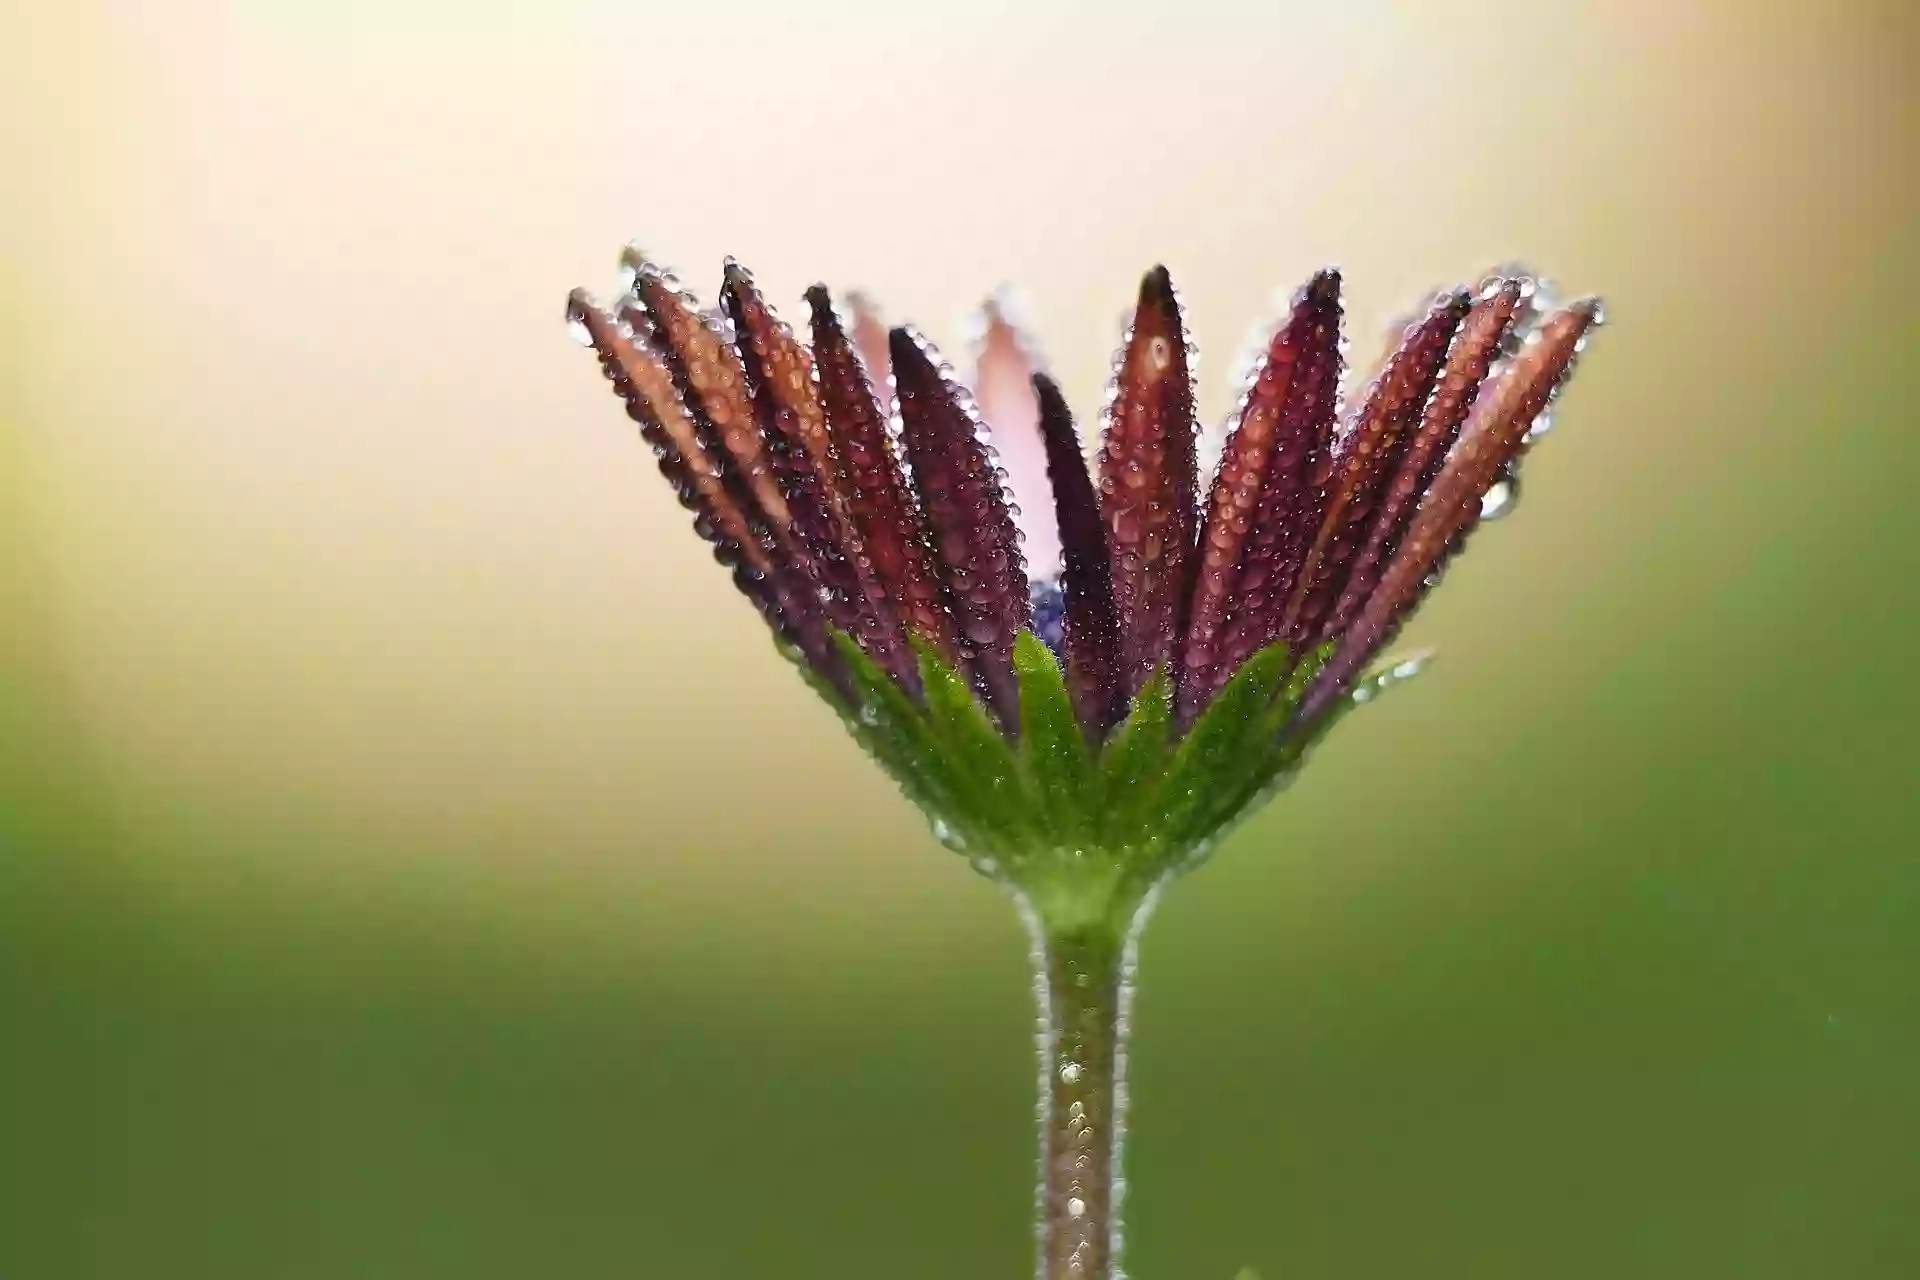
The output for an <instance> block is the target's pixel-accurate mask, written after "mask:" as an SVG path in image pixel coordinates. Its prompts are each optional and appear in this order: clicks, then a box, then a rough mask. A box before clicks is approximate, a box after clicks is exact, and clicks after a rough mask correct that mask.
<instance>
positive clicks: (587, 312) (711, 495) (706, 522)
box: [567, 290, 840, 679]
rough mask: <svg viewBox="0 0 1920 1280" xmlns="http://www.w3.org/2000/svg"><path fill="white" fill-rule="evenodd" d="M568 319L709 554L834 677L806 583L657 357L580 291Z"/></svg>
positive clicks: (836, 671)
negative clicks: (736, 485) (746, 500)
mask: <svg viewBox="0 0 1920 1280" xmlns="http://www.w3.org/2000/svg"><path fill="white" fill-rule="evenodd" d="M567 317H568V320H569V321H570V322H571V323H576V324H578V325H580V326H581V327H582V328H583V329H584V330H585V331H586V333H587V336H588V339H589V341H590V342H591V343H592V346H593V349H594V352H595V354H596V355H597V356H598V357H599V359H600V366H601V369H602V371H604V372H605V373H606V375H607V377H608V378H609V379H611V380H612V382H613V385H614V390H615V391H616V392H617V393H618V394H619V395H620V397H621V399H622V400H624V401H625V402H626V405H627V413H628V415H629V416H630V417H632V418H633V419H634V420H635V421H636V422H638V423H639V424H640V433H641V436H642V438H644V439H645V440H646V441H647V443H648V444H650V445H651V446H653V450H654V453H655V456H656V457H658V458H659V460H660V470H661V472H662V473H663V474H664V475H665V476H666V477H667V479H668V481H669V482H670V483H671V484H672V485H673V486H674V489H675V491H676V492H677V493H678V495H679V497H680V500H681V502H682V503H683V504H684V505H686V506H688V507H690V508H691V509H692V510H693V511H694V513H695V516H694V528H695V530H696V531H698V532H699V534H700V535H701V536H702V537H703V538H705V539H706V540H707V541H708V542H710V543H712V544H713V548H714V557H715V558H716V559H717V560H719V561H720V562H721V563H722V564H724V565H728V566H730V567H732V568H733V570H734V583H735V585H736V586H738V587H739V588H740V590H741V591H742V592H743V593H744V594H746V595H747V596H748V598H750V599H751V600H753V601H754V603H755V604H756V605H757V606H758V607H759V608H760V609H761V611H762V613H764V614H765V615H766V617H767V621H768V623H769V625H771V626H772V627H773V628H774V630H775V632H776V633H777V634H779V635H780V636H782V637H783V638H784V639H786V640H788V641H789V642H791V643H793V644H796V645H798V646H799V647H800V649H801V650H802V652H803V653H804V654H805V656H806V658H807V660H808V661H809V663H811V665H813V666H814V667H815V669H817V670H819V671H821V672H822V673H824V674H827V675H829V676H830V677H833V678H835V679H838V678H839V676H840V663H839V660H838V656H837V655H836V654H835V653H834V651H833V648H832V646H831V645H830V644H829V643H828V642H827V638H826V633H825V631H824V629H823V628H822V627H821V617H820V614H819V610H818V607H817V602H816V600H815V597H814V595H813V592H812V590H811V589H810V584H809V583H808V582H807V581H806V579H805V577H804V575H803V574H802V573H801V572H800V571H799V570H798V568H797V567H796V566H794V565H792V564H790V563H787V562H785V561H784V560H783V559H782V558H781V557H780V555H779V552H778V549H777V545H776V544H775V542H774V541H773V539H772V538H771V536H770V535H769V534H768V533H767V532H766V531H765V530H764V529H762V528H759V527H757V513H755V512H752V511H750V510H749V508H748V507H747V506H746V505H744V504H743V502H742V501H741V495H740V494H739V493H738V492H737V491H735V490H732V489H730V488H729V486H728V485H727V483H726V479H725V476H726V472H727V464H726V463H725V462H724V461H723V460H722V459H720V458H717V457H715V456H714V455H713V454H712V453H711V451H710V449H709V446H708V444H707V442H706V441H705V440H703V439H702V438H701V433H700V430H699V428H698V426H697V425H696V424H695V421H694V418H693V415H692V414H691V413H690V412H689V411H688V408H687V405H686V403H685V401H684V400H683V399H682V398H681V393H680V389H679V387H678V386H677V385H676V384H675V381H674V376H673V371H672V370H671V368H670V367H669V366H668V363H667V361H666V360H665V359H664V358H663V357H662V355H661V354H660V353H659V352H657V351H655V350H653V348H652V347H650V346H649V345H647V344H646V343H645V342H644V341H643V340H641V339H640V338H639V337H638V336H630V334H629V332H628V331H627V330H625V329H624V328H623V327H622V325H621V324H620V323H619V322H617V321H615V320H614V318H613V317H611V316H609V315H607V314H606V312H604V311H602V310H601V309H600V308H599V307H598V306H597V305H595V304H594V303H593V301H592V299H590V298H589V297H588V296H587V295H586V294H585V292H584V291H581V290H575V291H574V293H573V295H572V296H571V297H570V298H569V299H568V304H567Z"/></svg>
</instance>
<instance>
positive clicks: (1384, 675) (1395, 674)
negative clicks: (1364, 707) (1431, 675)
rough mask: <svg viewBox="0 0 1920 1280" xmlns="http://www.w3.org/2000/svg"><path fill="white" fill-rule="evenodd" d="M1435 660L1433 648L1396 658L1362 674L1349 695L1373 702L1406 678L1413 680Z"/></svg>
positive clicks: (1362, 701)
mask: <svg viewBox="0 0 1920 1280" xmlns="http://www.w3.org/2000/svg"><path fill="white" fill-rule="evenodd" d="M1431 661H1433V650H1431V649H1425V650H1422V651H1421V652H1419V653H1410V654H1408V655H1407V656H1406V657H1404V658H1395V659H1393V660H1391V661H1389V662H1388V663H1387V664H1386V665H1384V666H1382V667H1379V668H1376V669H1375V670H1374V671H1373V672H1372V673H1370V674H1368V675H1366V676H1362V677H1361V679H1360V682H1359V683H1358V684H1356V685H1355V686H1354V689H1353V692H1352V693H1350V694H1348V695H1347V696H1348V697H1349V698H1351V699H1353V701H1355V702H1357V703H1364V702H1372V701H1373V700H1374V699H1375V698H1377V697H1379V696H1380V695H1381V694H1382V693H1384V692H1385V691H1386V690H1388V689H1391V688H1392V687H1393V686H1394V685H1397V684H1399V683H1401V682H1402V681H1404V680H1411V679H1413V678H1414V677H1415V676H1417V675H1419V674H1420V673H1421V672H1422V671H1425V670H1426V669H1427V664H1428V663H1429V662H1431Z"/></svg>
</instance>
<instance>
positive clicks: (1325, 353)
mask: <svg viewBox="0 0 1920 1280" xmlns="http://www.w3.org/2000/svg"><path fill="white" fill-rule="evenodd" d="M1335 283H1336V285H1337V277H1336V278H1335ZM1326 292H1327V301H1326V303H1325V305H1324V306H1323V307H1322V308H1321V309H1320V310H1319V311H1318V312H1317V313H1316V314H1315V317H1314V322H1313V324H1312V326H1311V328H1310V329H1309V330H1308V332H1307V334H1306V337H1305V340H1304V342H1303V344H1302V346H1301V350H1300V356H1299V360H1298V363H1297V366H1296V368H1295V370H1294V375H1293V383H1292V386H1291V387H1289V388H1288V393H1287V401H1286V407H1285V408H1284V409H1283V410H1282V412H1281V417H1280V425H1279V426H1278V428H1276V430H1275V433H1274V435H1275V444H1274V459H1273V462H1272V464H1271V465H1270V466H1269V467H1268V469H1267V478H1266V483H1265V484H1264V486H1263V487H1262V489H1261V492H1260V504H1259V506H1258V508H1257V509H1256V510H1255V512H1254V521H1253V536H1252V538H1251V539H1249V540H1248V543H1247V547H1246V550H1245V551H1244V552H1243V553H1242V555H1241V557H1240V577H1239V583H1238V587H1237V589H1236V591H1235V595H1234V599H1233V603H1232V606H1231V608H1230V610H1229V614H1228V619H1227V626H1226V632H1225V636H1224V638H1223V639H1222V640H1221V643H1220V657H1219V662H1218V663H1217V664H1216V665H1215V667H1214V669H1213V672H1212V676H1213V681H1214V683H1215V685H1216V687H1217V686H1218V685H1219V684H1223V683H1224V682H1225V681H1226V680H1227V679H1229V678H1230V677H1231V676H1232V675H1233V673H1234V672H1235V671H1237V670H1238V669H1239V668H1240V665H1241V664H1242V663H1244V662H1245V661H1246V660H1247V659H1249V658H1251V657H1252V656H1253V655H1254V654H1256V653H1258V652H1260V650H1262V649H1264V648H1266V647H1267V646H1268V645H1270V644H1273V643H1274V642H1275V641H1277V640H1280V639H1281V638H1282V636H1281V633H1280V620H1281V614H1282V612H1283V611H1284V609H1285V608H1286V602H1287V600H1288V599H1289V597H1290V596H1291V595H1292V592H1293V584H1294V582H1295V580H1296V579H1298V577H1299V575H1300V568H1301V565H1302V563H1303V562H1304V561H1305V559H1306V554H1307V548H1308V545H1309V543H1310V541H1311V539H1312V537H1313V534H1314V532H1315V531H1316V530H1317V529H1318V528H1319V526H1320V520H1321V514H1322V512H1323V510H1324V506H1325V488H1324V483H1325V481H1326V479H1327V475H1328V469H1327V467H1326V465H1325V458H1326V456H1327V453H1328V451H1329V449H1330V448H1331V447H1332V443H1333V425H1334V419H1335V415H1336V413H1337V410H1336V408H1335V398H1336V396H1337V394H1338V391H1339V383H1340V361H1341V357H1340V307H1339V297H1338V292H1337V288H1336V289H1328V290H1327V291H1326ZM1200 692H1201V693H1202V694H1203V696H1202V698H1201V705H1204V703H1205V701H1206V699H1207V698H1209V697H1211V696H1212V693H1213V692H1214V690H1213V689H1208V688H1205V687H1204V686H1203V688H1202V690H1200Z"/></svg>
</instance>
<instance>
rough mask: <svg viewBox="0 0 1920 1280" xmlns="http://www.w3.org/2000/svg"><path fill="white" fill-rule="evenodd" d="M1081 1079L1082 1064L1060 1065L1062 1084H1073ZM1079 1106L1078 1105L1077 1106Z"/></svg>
mask: <svg viewBox="0 0 1920 1280" xmlns="http://www.w3.org/2000/svg"><path fill="white" fill-rule="evenodd" d="M1079 1079H1080V1064H1079V1063H1077V1062H1063V1063H1061V1064H1060V1083H1062V1084H1073V1083H1075V1082H1076V1081H1078V1080H1079ZM1076 1105H1078V1104H1076Z"/></svg>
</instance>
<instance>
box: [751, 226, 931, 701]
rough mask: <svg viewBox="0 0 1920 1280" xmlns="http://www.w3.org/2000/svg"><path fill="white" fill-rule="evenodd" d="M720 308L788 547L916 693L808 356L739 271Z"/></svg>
mask: <svg viewBox="0 0 1920 1280" xmlns="http://www.w3.org/2000/svg"><path fill="white" fill-rule="evenodd" d="M721 302H722V305H724V306H725V307H726V309H727V314H728V315H729V316H730V317H731V318H732V320H733V323H734V326H735V328H736V329H737V330H738V333H739V353H740V359H741V364H742V366H743V367H744V369H745V370H746V373H747V382H748V385H749V387H750V389H751V392H752V396H753V403H754V408H755V411H756V413H757V414H758V416H759V419H760V421H761V423H762V424H763V429H764V431H765V434H766V438H767V444H768V452H769V456H770V457H771V459H772V461H773V465H774V471H775V474H776V475H777V476H778V477H779V479H780V482H781V490H782V492H783V493H784V494H785V496H786V501H787V507H788V509H789V511H790V512H791V513H792V517H793V530H794V534H795V537H796V540H797V541H798V542H799V543H800V545H801V547H802V548H803V549H804V551H805V553H806V555H807V556H808V557H809V559H810V561H811V565H812V568H813V571H814V576H815V577H816V578H817V579H818V580H819V581H820V583H821V584H822V585H823V586H825V587H826V588H827V599H826V601H825V606H826V609H827V613H828V616H829V617H830V618H831V619H832V621H833V622H834V624H835V625H836V626H838V627H839V628H840V629H841V630H842V631H844V632H846V633H848V634H849V635H851V636H853V637H854V638H855V639H857V640H858V641H859V643H860V645H861V647H862V648H864V649H865V650H866V651H867V652H868V653H869V654H871V655H872V656H873V658H874V660H875V661H876V662H878V663H879V664H880V666H881V667H882V668H884V669H886V670H887V671H889V672H891V673H892V674H893V676H894V677H895V678H896V679H897V680H899V681H900V682H901V683H902V684H903V685H905V686H906V687H907V688H909V689H917V688H918V686H919V675H918V671H917V669H916V665H915V663H914V661H913V655H912V653H911V652H910V651H909V649H908V647H907V644H906V634H905V632H904V631H903V630H902V629H901V625H900V619H899V614H898V611H897V610H896V609H895V607H894V603H893V600H892V598H891V597H890V596H889V594H888V589H887V584H886V583H885V582H884V581H883V580H882V579H881V577H880V574H879V573H878V571H877V568H876V566H875V563H874V560H873V557H872V556H870V555H868V554H867V549H866V542H865V539H864V538H862V537H861V535H860V531H859V528H858V523H857V521H856V519H855V517H854V510H853V502H852V498H851V489H852V484H851V481H850V480H849V479H848V478H847V476H846V475H845V473H844V469H843V467H842V466H841V463H840V460H839V458H838V457H837V456H836V454H835V452H834V449H833V440H832V437H831V436H830V434H829V433H828V430H827V415H826V410H825V408H824V407H823V406H822V404H821V401H820V396H819V391H818V388H817V387H816V384H815V381H814V375H813V358H812V356H811V354H810V353H809V352H808V351H807V349H806V347H805V346H803V345H801V343H800V342H799V341H797V340H796V339H795V338H794V336H793V334H792V332H791V331H790V330H789V329H788V328H787V327H786V326H785V325H784V324H782V323H780V321H779V320H778V319H777V318H776V317H775V316H774V314H773V311H772V309H771V308H770V307H768V306H767V302H766V299H765V298H764V297H762V296H761V294H760V291H759V290H758V289H757V288H756V287H755V286H754V283H753V279H752V277H751V276H749V275H748V274H747V272H746V271H745V270H744V269H742V268H741V267H740V266H739V264H737V263H729V264H728V265H727V272H726V282H725V284H724V285H723V287H722V289H721Z"/></svg>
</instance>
